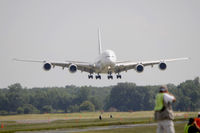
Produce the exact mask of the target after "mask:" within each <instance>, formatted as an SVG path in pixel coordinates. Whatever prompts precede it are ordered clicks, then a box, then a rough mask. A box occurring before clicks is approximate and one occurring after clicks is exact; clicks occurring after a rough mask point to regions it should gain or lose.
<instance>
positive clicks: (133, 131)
mask: <svg viewBox="0 0 200 133" xmlns="http://www.w3.org/2000/svg"><path fill="white" fill-rule="evenodd" d="M184 126H185V123H182V124H175V132H176V133H183V129H184ZM156 128H157V127H156V126H144V127H134V128H119V129H112V130H100V131H95V130H94V131H86V132H81V133H156Z"/></svg>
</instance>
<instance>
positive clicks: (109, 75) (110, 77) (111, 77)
mask: <svg viewBox="0 0 200 133" xmlns="http://www.w3.org/2000/svg"><path fill="white" fill-rule="evenodd" d="M93 78H94V77H93V75H92V74H90V75H88V79H93ZM95 78H96V79H101V75H99V74H97V75H96V76H95ZM107 78H108V79H113V76H112V74H111V73H109V74H108V76H107ZM116 78H117V79H121V78H122V76H121V75H120V74H117V75H116Z"/></svg>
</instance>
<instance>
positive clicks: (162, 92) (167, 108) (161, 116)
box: [154, 86, 176, 133]
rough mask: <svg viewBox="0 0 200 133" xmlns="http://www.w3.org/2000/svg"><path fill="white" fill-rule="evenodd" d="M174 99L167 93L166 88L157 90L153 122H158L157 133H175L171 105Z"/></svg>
mask: <svg viewBox="0 0 200 133" xmlns="http://www.w3.org/2000/svg"><path fill="white" fill-rule="evenodd" d="M175 101H176V98H175V97H174V96H173V95H172V94H170V93H169V92H168V88H167V87H166V86H161V87H160V88H159V93H158V94H157V96H156V101H155V108H154V111H155V120H156V121H157V122H158V127H157V133H164V132H166V133H175V130H174V123H173V119H174V115H173V110H172V103H173V102H175Z"/></svg>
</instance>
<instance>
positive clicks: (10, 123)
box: [0, 111, 197, 132]
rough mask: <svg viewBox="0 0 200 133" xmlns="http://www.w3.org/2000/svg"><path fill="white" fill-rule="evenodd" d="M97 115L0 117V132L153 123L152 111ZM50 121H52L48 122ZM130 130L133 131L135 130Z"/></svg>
mask: <svg viewBox="0 0 200 133" xmlns="http://www.w3.org/2000/svg"><path fill="white" fill-rule="evenodd" d="M110 114H112V116H113V118H112V119H110V118H109V115H110ZM99 115H100V112H92V113H88V112H87V113H67V114H33V115H13V116H0V123H1V124H2V123H3V124H4V128H0V132H16V131H37V130H54V129H66V128H86V127H92V126H108V125H121V124H137V123H152V122H153V111H140V112H112V113H103V114H102V116H103V120H99V119H98V116H99ZM196 115H197V113H196V112H190V113H187V114H186V113H185V112H177V113H176V115H175V116H176V120H185V119H186V117H194V116H196ZM41 120H44V121H46V123H44V122H43V123H38V121H41ZM51 120H53V121H52V122H50V121H51ZM15 121H17V122H15ZM48 121H49V122H48ZM148 128H153V127H148ZM120 130H128V129H120ZM130 130H135V128H134V129H130ZM145 130H146V129H145Z"/></svg>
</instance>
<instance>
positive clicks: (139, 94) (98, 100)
mask: <svg viewBox="0 0 200 133" xmlns="http://www.w3.org/2000/svg"><path fill="white" fill-rule="evenodd" d="M167 86H168V88H169V91H170V92H171V93H172V94H174V95H175V97H176V99H177V101H176V103H175V104H174V107H173V108H174V110H177V111H198V110H199V109H200V82H199V78H198V77H197V78H195V79H194V80H187V81H185V82H183V83H181V84H179V85H177V86H175V85H173V84H168V85H167ZM158 88H159V86H137V85H136V84H134V83H118V84H117V85H115V86H109V87H92V86H84V87H76V86H65V87H46V88H23V87H22V86H21V85H20V84H19V83H16V84H13V85H10V86H8V88H4V89H0V114H1V115H7V114H29V113H54V112H56V113H59V112H60V113H64V112H81V111H99V110H105V111H139V110H153V108H154V104H155V103H154V101H155V96H156V94H157V93H158Z"/></svg>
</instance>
